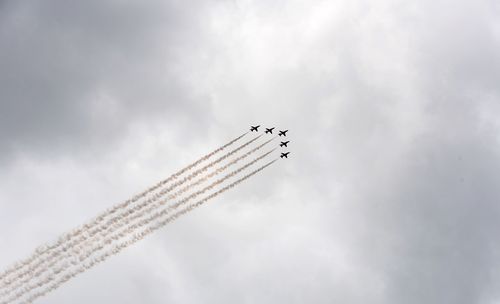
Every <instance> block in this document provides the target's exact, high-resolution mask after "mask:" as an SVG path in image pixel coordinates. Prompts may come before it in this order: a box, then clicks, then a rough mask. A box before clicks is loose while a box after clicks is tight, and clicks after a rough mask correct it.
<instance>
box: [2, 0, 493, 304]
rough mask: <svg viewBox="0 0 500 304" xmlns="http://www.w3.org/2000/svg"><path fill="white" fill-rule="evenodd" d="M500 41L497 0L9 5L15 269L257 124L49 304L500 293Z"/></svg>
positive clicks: (7, 82) (6, 93)
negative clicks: (197, 186) (199, 183)
mask: <svg viewBox="0 0 500 304" xmlns="http://www.w3.org/2000/svg"><path fill="white" fill-rule="evenodd" d="M499 50H500V3H499V2H498V1H495V0H490V1H487V0H458V1H457V0H454V1H452V0H432V1H431V0H418V1H417V0H414V1H396V0H332V1H284V0H279V1H251V0H245V1H239V0H233V1H176V0H167V1H135V2H132V1H117V0H105V1H103V0H89V1H63V0H60V1H51V0H49V1H43V2H42V1H0V248H1V249H0V269H3V268H5V267H7V266H8V265H10V264H11V263H12V262H14V261H16V260H18V259H20V258H23V257H26V256H27V255H28V254H29V253H30V252H31V251H32V250H33V249H34V248H35V247H36V246H38V245H40V244H42V243H44V242H46V241H50V240H53V239H54V238H56V237H57V236H58V235H60V234H61V233H63V232H65V231H68V230H69V229H71V228H73V227H75V226H77V225H79V224H81V223H84V222H85V221H87V220H89V219H91V218H92V217H93V216H94V215H96V214H97V213H98V212H99V211H102V210H104V209H105V208H107V207H109V206H111V205H114V204H116V203H119V202H121V201H123V200H125V199H127V198H129V197H130V196H131V195H133V194H135V193H137V192H139V191H141V190H143V189H144V188H146V187H148V186H149V185H151V184H153V183H155V182H156V181H158V180H160V179H163V178H165V177H167V176H168V175H169V174H170V173H173V172H174V171H176V170H177V169H180V168H181V167H182V166H184V165H186V164H188V163H189V162H190V161H192V160H194V159H196V158H197V157H199V156H201V155H204V154H205V153H207V152H208V151H210V150H212V149H214V148H215V147H217V146H218V145H220V144H223V143H225V142H227V141H228V140H230V139H232V138H234V137H236V136H238V135H240V134H241V133H242V132H245V131H246V130H248V127H249V125H250V124H261V125H264V126H277V127H279V128H288V129H290V132H289V138H290V140H291V144H290V150H291V151H292V153H291V154H290V156H291V157H290V158H289V159H288V160H286V161H280V162H278V163H276V164H275V165H273V166H271V167H270V168H269V169H266V170H265V171H264V172H263V173H262V174H260V175H258V176H256V177H255V178H252V179H250V180H249V181H248V182H245V183H244V184H243V185H242V186H241V187H238V188H236V189H234V190H232V191H231V192H229V193H227V194H224V195H223V196H222V197H219V198H217V199H216V200H214V201H212V202H211V203H210V204H207V205H205V206H203V207H202V208H200V209H197V210H196V211H195V212H193V213H191V214H189V215H188V216H185V217H183V218H182V219H180V220H178V221H176V222H175V223H173V224H171V225H168V226H167V227H165V228H164V229H162V230H160V231H159V232H157V233H155V234H154V235H153V236H151V237H149V238H147V239H146V240H145V241H143V242H140V243H138V244H136V245H135V246H133V247H131V248H129V249H127V250H125V251H124V252H122V253H121V254H120V255H118V256H115V257H113V258H111V259H109V260H108V261H107V262H106V263H103V264H100V265H99V266H97V267H95V268H94V269H92V270H91V271H88V272H86V273H84V274H82V275H81V276H79V277H77V278H76V279H74V280H72V281H70V282H69V283H67V284H65V285H64V286H62V287H61V288H60V289H58V290H57V291H55V292H53V293H51V294H50V295H49V296H47V297H45V298H43V299H40V301H39V303H51V304H54V303H55V304H59V303H61V304H62V303H77V304H79V303H82V304H83V303H124V304H126V303H158V304H159V303H346V304H351V303H363V304H364V303H384V304H386V303H393V304H406V303H415V304H417V303H418V304H421V303H428V304H431V303H436V304H443V303H450V304H452V303H453V304H458V303H464V304H465V303H467V304H470V303H481V304H493V303H500V237H499V231H500V145H499V143H500V86H499V84H500V51H499Z"/></svg>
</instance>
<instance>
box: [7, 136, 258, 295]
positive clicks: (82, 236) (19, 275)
mask: <svg viewBox="0 0 500 304" xmlns="http://www.w3.org/2000/svg"><path fill="white" fill-rule="evenodd" d="M261 136H262V135H260V136H257V137H255V138H254V139H252V140H250V141H248V142H246V143H244V144H242V145H241V146H239V147H237V148H236V149H234V150H232V151H230V152H228V153H226V154H225V155H223V156H221V157H219V158H218V159H217V160H215V161H213V162H211V163H209V164H208V165H206V166H204V167H203V168H201V169H199V170H197V171H195V172H193V173H192V174H190V175H189V176H188V177H185V178H184V179H182V180H181V181H178V182H176V183H175V184H173V185H171V186H170V187H169V188H167V189H163V190H162V191H160V192H159V193H156V194H155V195H154V196H153V197H152V198H150V199H148V200H147V202H151V201H155V200H158V199H159V198H160V197H161V196H163V195H164V194H165V193H168V192H169V191H171V190H172V189H174V188H175V187H177V186H179V185H182V184H183V183H185V182H186V181H189V180H191V179H192V178H194V177H195V176H197V175H199V174H200V173H202V172H204V171H206V170H207V169H208V168H210V167H212V166H214V165H215V164H217V163H219V162H221V161H223V160H224V159H226V158H228V157H229V156H231V155H233V154H234V153H236V152H238V151H239V150H241V149H243V148H244V147H246V146H248V145H250V144H251V143H253V142H254V141H256V140H257V139H258V138H260V137H261ZM240 138H241V136H240ZM208 155H210V156H212V155H213V153H210V154H208ZM205 157H206V156H205ZM196 163H199V161H197V162H196ZM192 166H193V165H190V167H192ZM185 171H186V170H185V169H183V170H181V171H179V172H185ZM174 175H177V176H178V175H180V174H179V173H176V174H174ZM174 175H172V176H174ZM176 178H177V177H176ZM150 189H152V188H150ZM125 207H126V206H124V208H125ZM114 208H116V207H113V209H114ZM114 212H116V211H113V212H112V213H109V214H107V215H108V216H109V215H112V214H113V213H114ZM105 213H106V212H105ZM103 220H104V218H102V219H101V220H100V221H99V222H95V221H94V223H92V224H93V225H84V227H83V228H82V229H80V230H79V231H77V232H76V233H73V235H72V236H71V237H70V238H69V239H67V240H66V242H65V243H66V244H67V243H70V241H71V240H72V239H73V238H75V237H78V236H80V238H79V239H77V240H76V241H75V242H76V243H79V242H82V241H85V240H86V239H88V238H89V237H88V236H87V234H88V231H89V230H90V229H91V228H93V227H94V226H98V224H99V223H100V222H101V221H103ZM112 223H113V221H111V220H108V222H107V223H106V224H105V225H111V224H112ZM75 242H72V243H70V245H69V246H68V245H66V246H65V247H64V248H63V249H62V250H56V249H57V248H58V247H59V246H60V245H58V246H56V247H54V248H52V249H50V250H47V251H45V252H44V254H40V256H39V257H38V261H37V262H32V263H31V264H32V265H28V267H27V269H24V270H23V268H20V269H19V270H18V272H17V273H16V274H15V275H14V276H12V277H10V278H7V279H5V281H4V283H3V284H1V285H0V289H4V288H6V287H8V286H10V285H11V284H13V283H14V282H16V281H17V280H19V279H21V278H23V277H24V276H26V275H28V274H32V273H33V271H35V270H36V269H37V268H38V267H39V266H40V265H41V264H43V263H45V262H46V260H47V259H53V258H56V257H57V256H58V255H59V254H60V252H61V251H64V250H67V249H68V248H71V246H72V244H74V243H75ZM62 244H64V243H62ZM54 250H56V251H55V253H52V252H53V251H54ZM49 254H50V256H48V257H44V256H46V255H49ZM24 268H26V267H24Z"/></svg>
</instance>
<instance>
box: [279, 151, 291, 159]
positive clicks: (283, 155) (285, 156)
mask: <svg viewBox="0 0 500 304" xmlns="http://www.w3.org/2000/svg"><path fill="white" fill-rule="evenodd" d="M288 154H290V152H286V153H281V156H280V157H281V158H283V157H284V158H288Z"/></svg>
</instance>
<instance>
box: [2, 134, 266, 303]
mask: <svg viewBox="0 0 500 304" xmlns="http://www.w3.org/2000/svg"><path fill="white" fill-rule="evenodd" d="M274 139H275V137H274V138H272V139H269V140H267V141H265V142H264V143H262V144H260V145H259V146H257V147H255V148H253V149H252V150H250V151H248V152H247V153H245V154H243V155H241V156H239V157H237V158H235V159H234V160H232V161H231V162H229V163H227V164H226V165H224V166H222V167H220V168H217V169H216V170H215V171H213V172H212V173H210V174H208V175H205V176H204V177H202V178H200V179H198V180H197V181H195V182H193V183H191V184H189V185H187V186H185V187H184V188H182V189H180V190H179V191H177V192H176V193H173V194H171V195H169V196H168V197H167V198H165V199H163V200H160V201H159V202H157V203H156V204H152V206H150V207H149V208H147V209H146V210H143V211H142V212H140V213H138V214H135V215H133V216H130V215H132V214H133V213H135V212H136V211H140V210H141V209H142V208H143V207H147V205H148V201H146V202H143V203H141V204H140V205H137V206H136V207H135V208H134V209H130V210H129V211H128V212H125V213H122V214H121V216H118V217H115V218H113V219H112V220H113V223H114V224H113V225H110V224H109V222H108V223H107V224H106V225H105V226H102V227H98V228H97V229H96V230H95V231H93V232H90V236H86V237H85V238H86V239H87V240H86V241H85V242H84V244H82V245H80V244H79V243H81V240H82V238H81V239H79V240H77V241H80V242H74V243H71V244H68V245H67V246H65V247H63V248H62V249H60V250H59V251H57V252H55V253H53V254H52V255H51V256H49V259H46V260H45V262H46V263H45V264H48V263H50V264H48V265H45V266H44V265H40V268H41V270H40V271H38V272H36V273H33V272H31V273H30V274H31V275H30V276H28V277H27V278H26V279H24V280H20V279H19V280H18V281H17V282H16V283H15V284H14V285H13V286H11V288H9V289H7V290H6V291H3V292H2V293H0V296H7V295H9V294H10V293H12V292H13V291H15V290H16V289H18V288H19V287H21V286H22V285H24V284H26V283H28V282H30V281H32V280H34V279H36V278H37V277H39V276H40V275H42V274H43V273H45V272H47V271H49V270H50V269H53V267H54V265H56V264H57V263H58V262H61V261H63V262H64V261H65V259H67V258H70V257H71V256H73V255H78V254H80V252H82V251H84V250H85V248H87V247H89V246H91V245H92V244H93V243H96V242H99V241H100V240H101V239H102V238H104V237H106V236H107V235H109V234H112V233H114V232H115V231H116V230H118V229H120V228H122V227H123V226H125V225H127V224H129V223H130V222H132V221H133V220H135V219H137V218H141V217H143V216H144V215H147V214H149V213H151V212H153V211H154V210H155V209H157V208H159V207H161V206H163V205H165V204H166V203H167V202H168V201H170V200H173V199H175V198H177V197H178V196H179V195H181V194H183V193H185V192H186V191H188V190H189V189H191V188H192V187H195V186H197V185H199V184H201V183H202V182H204V181H206V180H208V179H209V178H212V177H213V176H215V175H217V174H220V173H221V172H223V171H224V170H226V169H227V168H228V167H230V166H232V165H234V164H236V163H237V162H239V161H240V160H242V159H245V158H246V157H248V156H250V155H251V154H253V153H255V152H256V151H258V150H259V149H261V148H262V147H264V146H265V145H267V144H268V143H269V142H271V141H272V140H274ZM274 150H276V149H272V150H271V151H269V152H267V153H265V154H263V155H262V156H260V157H259V158H258V159H257V160H260V159H262V158H264V157H265V156H267V155H269V154H270V153H271V152H273V151H274ZM230 153H231V152H230ZM209 165H210V166H209ZM211 166H213V165H211V164H208V165H207V166H205V167H204V168H202V169H203V170H202V171H206V169H208V168H209V167H211ZM200 170H201V169H200ZM196 175H197V174H196ZM196 175H194V176H196ZM194 176H193V177H194ZM110 221H111V220H110ZM96 234H98V235H97V236H96V237H93V238H90V237H91V236H94V235H96ZM78 245H79V246H78ZM71 249H72V250H71ZM69 250H71V251H69ZM62 253H66V255H64V256H63V257H62V258H60V259H55V260H54V258H55V257H57V256H59V255H60V254H62ZM52 260H54V261H53V262H52Z"/></svg>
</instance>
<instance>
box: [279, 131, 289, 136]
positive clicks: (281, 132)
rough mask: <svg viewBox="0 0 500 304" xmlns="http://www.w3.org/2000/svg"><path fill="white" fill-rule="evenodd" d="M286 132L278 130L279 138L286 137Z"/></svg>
mask: <svg viewBox="0 0 500 304" xmlns="http://www.w3.org/2000/svg"><path fill="white" fill-rule="evenodd" d="M286 132H288V130H285V131H281V130H280V134H279V136H281V135H283V136H286Z"/></svg>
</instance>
